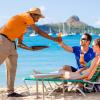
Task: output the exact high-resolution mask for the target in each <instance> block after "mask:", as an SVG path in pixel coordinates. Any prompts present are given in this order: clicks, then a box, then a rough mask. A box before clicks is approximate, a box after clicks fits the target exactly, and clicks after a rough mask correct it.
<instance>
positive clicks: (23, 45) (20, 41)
mask: <svg viewBox="0 0 100 100" xmlns="http://www.w3.org/2000/svg"><path fill="white" fill-rule="evenodd" d="M18 47H20V48H22V49H26V50H32V51H35V50H41V49H44V48H48V46H31V47H28V46H27V45H25V44H23V43H22V39H18Z"/></svg>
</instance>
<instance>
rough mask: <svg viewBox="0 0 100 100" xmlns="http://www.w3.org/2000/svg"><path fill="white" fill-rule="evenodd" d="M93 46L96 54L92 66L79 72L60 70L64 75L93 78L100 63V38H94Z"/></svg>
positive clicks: (70, 77)
mask: <svg viewBox="0 0 100 100" xmlns="http://www.w3.org/2000/svg"><path fill="white" fill-rule="evenodd" d="M92 47H93V51H94V52H95V53H96V56H95V58H94V59H93V60H92V63H91V65H90V67H89V68H87V69H86V70H83V71H81V72H79V71H76V72H71V71H66V70H60V73H62V76H63V77H64V78H65V79H87V80H90V79H91V78H92V76H93V75H94V73H95V71H96V69H97V67H98V66H99V65H100V38H98V39H95V40H94V42H93V45H92Z"/></svg>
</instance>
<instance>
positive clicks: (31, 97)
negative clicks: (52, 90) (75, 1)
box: [0, 84, 100, 100]
mask: <svg viewBox="0 0 100 100" xmlns="http://www.w3.org/2000/svg"><path fill="white" fill-rule="evenodd" d="M29 89H30V93H29V92H28V91H27V88H26V87H25V86H24V85H23V86H18V87H15V92H17V93H21V94H23V95H24V97H7V93H6V88H0V100H43V95H42V86H41V85H40V84H39V98H38V99H37V98H36V88H35V85H32V86H29ZM45 100H100V92H98V93H87V94H86V97H84V96H82V95H80V94H78V93H75V92H66V93H65V97H63V94H62V93H60V92H59V93H56V94H52V96H47V95H46V96H45Z"/></svg>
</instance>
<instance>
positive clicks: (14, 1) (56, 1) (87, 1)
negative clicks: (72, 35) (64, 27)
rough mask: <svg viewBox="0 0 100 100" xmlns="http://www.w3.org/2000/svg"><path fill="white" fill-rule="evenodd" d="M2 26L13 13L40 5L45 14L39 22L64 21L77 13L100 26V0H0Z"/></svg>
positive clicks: (88, 22) (83, 19) (87, 21)
mask: <svg viewBox="0 0 100 100" xmlns="http://www.w3.org/2000/svg"><path fill="white" fill-rule="evenodd" d="M0 1H1V2H0V26H2V25H3V24H4V23H6V21H7V20H8V19H9V18H10V17H11V16H13V15H16V14H17V13H21V12H25V11H27V10H28V9H30V8H32V7H39V8H41V9H42V12H43V14H44V15H45V18H44V19H41V20H40V21H39V22H38V24H44V23H54V22H64V21H66V20H67V19H68V18H69V17H70V16H72V15H77V16H79V18H80V20H81V21H83V22H85V23H87V24H89V25H92V26H94V27H99V28H100V0H0Z"/></svg>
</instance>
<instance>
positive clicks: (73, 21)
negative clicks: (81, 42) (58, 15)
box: [39, 15, 100, 34]
mask: <svg viewBox="0 0 100 100" xmlns="http://www.w3.org/2000/svg"><path fill="white" fill-rule="evenodd" d="M39 27H40V28H41V29H42V30H44V31H45V32H47V33H50V32H51V33H58V32H63V33H66V34H71V33H80V34H81V33H84V32H88V33H95V34H99V33H100V28H95V27H93V26H90V25H88V24H87V23H84V22H83V21H81V20H80V18H79V17H78V16H76V15H74V16H71V17H69V18H68V19H67V20H66V21H65V22H60V23H50V24H44V25H39Z"/></svg>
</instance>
